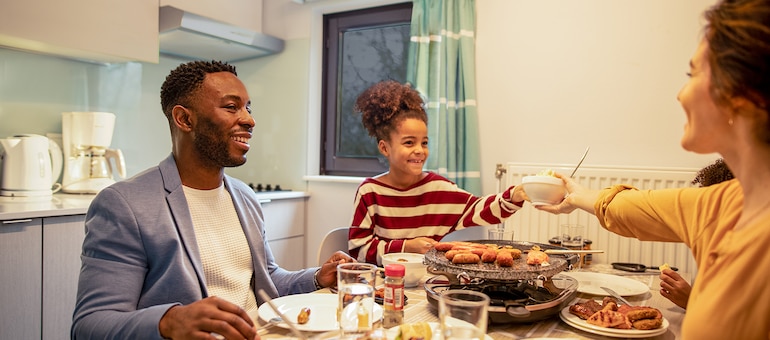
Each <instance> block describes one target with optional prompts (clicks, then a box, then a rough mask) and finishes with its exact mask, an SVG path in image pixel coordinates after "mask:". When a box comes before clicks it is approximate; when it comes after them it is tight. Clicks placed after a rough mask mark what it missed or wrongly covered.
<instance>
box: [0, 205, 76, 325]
mask: <svg viewBox="0 0 770 340" xmlns="http://www.w3.org/2000/svg"><path fill="white" fill-rule="evenodd" d="M84 221H85V215H69V216H56V217H45V218H30V219H16V220H4V221H2V223H1V224H0V263H1V264H2V269H3V275H2V276H1V277H0V305H1V306H3V310H4V312H3V313H2V315H1V316H0V339H43V340H54V339H69V330H70V325H71V324H72V312H73V310H74V309H75V296H76V294H77V282H78V274H79V273H80V253H81V246H82V244H83V239H84V238H85V229H84ZM9 311H12V312H9Z"/></svg>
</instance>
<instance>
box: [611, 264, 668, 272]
mask: <svg viewBox="0 0 770 340" xmlns="http://www.w3.org/2000/svg"><path fill="white" fill-rule="evenodd" d="M612 268H615V269H618V270H623V271H627V272H634V273H643V272H645V271H647V270H654V271H658V272H659V271H660V269H658V267H648V266H645V265H643V264H639V263H624V262H613V263H612ZM671 270H673V271H679V268H677V267H671Z"/></svg>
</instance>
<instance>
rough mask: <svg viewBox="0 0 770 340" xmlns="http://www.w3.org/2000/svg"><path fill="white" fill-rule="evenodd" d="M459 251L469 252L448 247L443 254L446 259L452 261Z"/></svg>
mask: <svg viewBox="0 0 770 340" xmlns="http://www.w3.org/2000/svg"><path fill="white" fill-rule="evenodd" d="M460 253H470V251H468V250H466V249H450V250H448V251H447V252H446V253H444V256H445V257H446V259H447V260H449V261H452V259H453V258H454V257H455V255H457V254H460Z"/></svg>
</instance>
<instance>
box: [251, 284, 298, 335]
mask: <svg viewBox="0 0 770 340" xmlns="http://www.w3.org/2000/svg"><path fill="white" fill-rule="evenodd" d="M257 294H259V297H261V298H262V300H265V303H267V304H268V305H269V306H270V308H272V309H273V311H274V312H275V314H277V315H278V316H280V317H281V320H283V321H284V322H285V323H286V324H287V325H288V326H289V329H290V330H291V332H292V333H293V334H294V335H295V336H296V337H298V338H300V339H302V340H307V337H306V336H305V334H302V332H300V330H299V329H297V326H294V323H292V322H291V320H289V318H287V317H286V315H283V313H281V311H280V310H278V307H276V306H275V304H274V303H273V301H272V299H271V298H270V296H269V295H267V293H265V290H264V289H260V290H259V291H257Z"/></svg>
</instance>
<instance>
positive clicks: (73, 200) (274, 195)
mask: <svg viewBox="0 0 770 340" xmlns="http://www.w3.org/2000/svg"><path fill="white" fill-rule="evenodd" d="M307 196H309V194H308V193H307V192H303V191H263V192H258V193H257V197H259V201H260V202H262V203H265V202H269V201H271V200H278V199H289V198H301V197H307ZM94 197H96V195H87V194H83V195H78V194H54V195H53V196H52V197H43V198H36V197H4V196H0V221H9V220H19V219H29V218H39V217H53V216H67V215H84V214H85V213H86V211H88V206H89V205H91V201H92V200H93V199H94Z"/></svg>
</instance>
